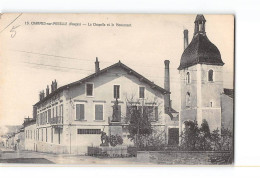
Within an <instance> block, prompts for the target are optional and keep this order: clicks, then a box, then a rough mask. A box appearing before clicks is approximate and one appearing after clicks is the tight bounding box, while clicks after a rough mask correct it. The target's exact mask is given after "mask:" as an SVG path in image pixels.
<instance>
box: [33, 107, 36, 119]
mask: <svg viewBox="0 0 260 179" xmlns="http://www.w3.org/2000/svg"><path fill="white" fill-rule="evenodd" d="M36 118H37V107H36V106H33V119H36Z"/></svg>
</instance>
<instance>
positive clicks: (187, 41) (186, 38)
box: [183, 29, 189, 50]
mask: <svg viewBox="0 0 260 179" xmlns="http://www.w3.org/2000/svg"><path fill="white" fill-rule="evenodd" d="M183 34H184V50H185V49H186V48H187V47H188V45H189V35H188V34H189V31H188V30H187V29H185V30H184V31H183Z"/></svg>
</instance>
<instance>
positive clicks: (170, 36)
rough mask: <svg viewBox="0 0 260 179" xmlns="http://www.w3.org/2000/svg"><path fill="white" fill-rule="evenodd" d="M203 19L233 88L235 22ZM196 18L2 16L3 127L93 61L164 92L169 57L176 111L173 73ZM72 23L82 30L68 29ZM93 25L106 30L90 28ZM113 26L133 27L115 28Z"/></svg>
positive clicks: (83, 71)
mask: <svg viewBox="0 0 260 179" xmlns="http://www.w3.org/2000/svg"><path fill="white" fill-rule="evenodd" d="M204 16H205V18H206V20H207V22H206V33H207V36H208V38H209V40H210V41H211V42H212V43H214V44H215V45H216V46H217V47H218V49H219V50H220V53H221V56H222V60H223V62H224V63H225V65H224V67H223V73H224V77H223V81H224V88H233V66H234V17H233V16H232V15H204ZM195 18H196V15H169V14H168V15H162V14H156V15H155V14H154V15H152V14H150V15H148V14H146V15H144V14H135V15H134V14H132V15H130V14H4V15H2V17H1V20H0V30H1V32H0V99H1V100H0V126H3V125H20V124H22V122H23V120H24V118H25V117H27V116H30V117H31V116H32V105H33V104H35V103H36V102H38V100H39V92H40V91H41V90H45V89H46V86H47V85H49V86H50V84H51V82H52V81H53V80H54V79H56V80H57V82H58V87H60V86H63V85H65V84H68V83H70V82H73V81H76V80H79V79H81V78H84V77H86V76H88V75H89V74H92V73H94V69H95V66H94V62H95V59H96V57H98V59H99V61H100V68H101V69H103V68H105V67H107V66H110V65H112V64H114V63H116V62H118V61H119V60H120V61H121V62H122V63H124V64H126V65H127V66H129V67H130V68H132V69H134V70H135V71H137V72H138V73H140V74H142V75H144V76H145V77H146V78H148V79H150V80H151V81H154V82H155V83H156V84H158V85H159V86H161V87H163V82H164V60H170V77H171V80H170V83H171V85H170V87H171V93H172V94H171V99H172V104H173V108H174V109H176V110H177V111H178V110H179V103H180V100H179V95H180V86H179V84H180V82H179V72H178V70H177V68H178V66H179V63H180V58H181V55H182V53H183V30H184V29H188V30H189V42H190V41H191V39H192V36H193V31H194V20H195ZM35 22H50V23H52V22H67V25H66V26H65V25H32V24H35ZM70 22H72V23H74V24H75V23H81V25H80V26H70V25H69V23H70ZM88 23H89V24H92V26H88ZM93 23H96V24H102V23H104V24H106V25H107V24H110V26H93ZM111 23H113V24H114V25H115V26H111V25H112V24H111ZM116 23H119V24H131V26H130V27H125V26H124V27H122V26H116ZM28 24H29V25H28ZM83 24H86V25H83Z"/></svg>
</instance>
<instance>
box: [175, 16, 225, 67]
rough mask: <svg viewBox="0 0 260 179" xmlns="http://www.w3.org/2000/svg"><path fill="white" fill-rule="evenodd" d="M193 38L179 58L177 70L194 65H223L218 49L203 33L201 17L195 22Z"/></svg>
mask: <svg viewBox="0 0 260 179" xmlns="http://www.w3.org/2000/svg"><path fill="white" fill-rule="evenodd" d="M194 23H195V30H194V36H193V39H192V41H191V43H190V44H189V45H188V46H187V48H186V49H185V50H184V52H183V54H182V56H181V63H180V66H179V67H178V70H182V69H184V68H188V67H190V66H193V65H196V64H207V65H219V66H223V65H224V63H223V61H222V59H221V55H220V52H219V50H218V48H217V47H216V46H215V45H214V44H213V43H211V42H210V41H209V39H208V37H207V35H206V32H205V23H206V19H205V18H204V16H203V15H200V14H199V15H197V17H196V20H195V22H194Z"/></svg>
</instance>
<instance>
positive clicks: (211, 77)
mask: <svg viewBox="0 0 260 179" xmlns="http://www.w3.org/2000/svg"><path fill="white" fill-rule="evenodd" d="M208 81H213V70H209V72H208Z"/></svg>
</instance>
